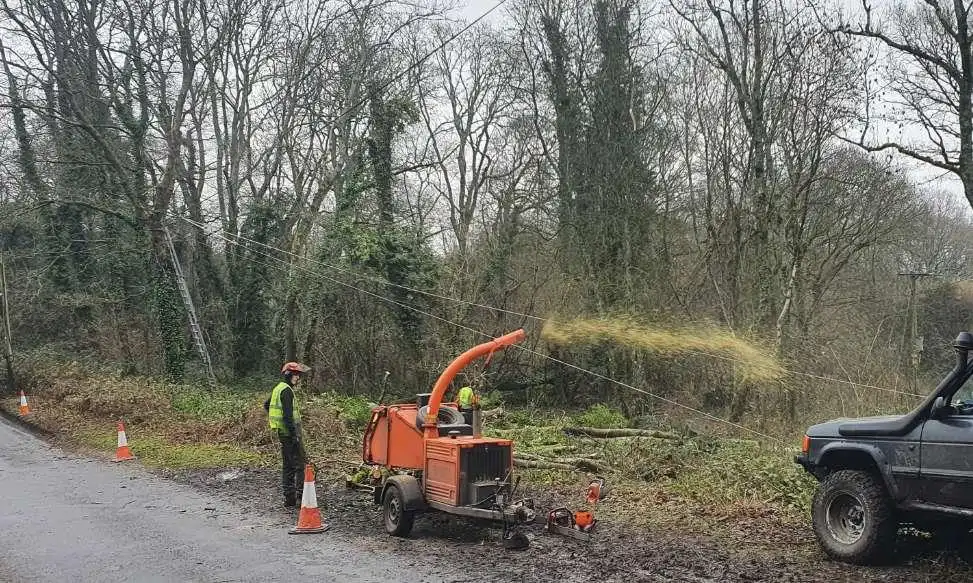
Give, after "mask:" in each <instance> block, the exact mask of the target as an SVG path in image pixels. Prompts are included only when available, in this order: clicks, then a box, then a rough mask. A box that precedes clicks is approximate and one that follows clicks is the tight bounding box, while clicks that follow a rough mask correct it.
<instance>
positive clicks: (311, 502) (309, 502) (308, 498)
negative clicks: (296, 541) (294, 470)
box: [288, 464, 329, 534]
mask: <svg viewBox="0 0 973 583" xmlns="http://www.w3.org/2000/svg"><path fill="white" fill-rule="evenodd" d="M328 528H329V527H328V526H327V525H325V524H324V523H322V522H321V511H320V510H318V494H317V490H316V489H315V488H314V468H313V467H312V466H311V464H306V465H305V466H304V495H303V496H301V513H300V514H298V515H297V528H294V529H291V530H289V531H288V532H289V533H290V534H311V533H315V532H324V531H326V530H328Z"/></svg>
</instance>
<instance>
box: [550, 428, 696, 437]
mask: <svg viewBox="0 0 973 583" xmlns="http://www.w3.org/2000/svg"><path fill="white" fill-rule="evenodd" d="M564 433H566V434H568V435H584V436H585V437H598V438H611V437H654V438H656V439H681V437H680V436H679V435H677V434H675V433H670V432H668V431H657V430H655V429H599V428H597V427H565V428H564Z"/></svg>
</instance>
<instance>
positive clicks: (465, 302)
mask: <svg viewBox="0 0 973 583" xmlns="http://www.w3.org/2000/svg"><path fill="white" fill-rule="evenodd" d="M179 218H180V219H182V220H183V221H186V222H187V223H189V224H190V225H193V226H195V227H196V228H198V229H201V230H203V231H204V232H205V231H206V225H204V224H202V223H199V222H197V221H193V220H191V219H188V218H186V217H179ZM213 234H215V235H216V236H218V237H220V238H221V239H223V240H226V241H229V242H231V243H234V244H237V245H240V243H239V241H245V242H247V243H249V244H252V245H256V246H258V247H261V248H264V249H267V250H268V251H272V252H274V253H280V254H283V255H286V256H289V257H293V258H295V259H297V260H300V261H305V262H307V263H311V264H314V265H319V266H321V267H325V268H327V269H331V270H334V271H337V272H339V273H344V274H347V275H349V276H351V277H354V278H357V279H364V280H368V281H373V282H375V283H378V284H380V285H385V286H390V287H394V288H397V289H402V290H405V291H410V292H413V293H417V294H420V295H424V296H428V297H432V298H436V299H440V300H444V301H448V302H453V303H456V304H462V305H467V306H471V307H475V308H481V309H484V310H490V311H493V312H498V313H503V314H509V315H512V316H518V317H522V318H527V319H530V320H534V321H537V322H548V321H550V319H549V318H543V317H541V316H537V315H534V314H528V313H525V312H518V311H515V310H507V309H504V308H498V307H495V306H490V305H487V304H481V303H477V302H471V301H469V300H464V299H461V298H456V297H451V296H446V295H443V294H439V293H435V292H431V291H428V290H423V289H419V288H414V287H410V286H406V285H400V284H396V283H392V282H390V281H388V280H386V279H384V278H382V277H378V276H374V275H369V274H363V273H359V272H356V271H354V270H352V269H348V268H344V267H340V266H337V265H332V264H330V263H327V262H324V261H319V260H316V259H312V258H310V257H304V256H301V255H299V254H297V253H293V252H291V251H287V250H286V249H280V248H278V247H274V246H273V245H268V244H266V243H263V242H261V241H257V240H255V239H252V238H250V237H247V236H245V235H240V234H236V233H229V232H227V231H224V230H222V229H221V230H220V233H215V232H214V233H213ZM227 236H229V237H233V238H236V239H237V240H238V241H230V240H229V239H227ZM274 259H278V258H277V257H274ZM278 260H279V259H278ZM389 301H394V300H389ZM423 313H425V312H423ZM427 315H428V314H427ZM432 317H434V318H436V316H432ZM684 352H685V353H686V354H692V355H696V356H702V357H707V358H715V359H717V360H722V361H725V362H731V363H735V364H747V365H748V366H754V365H753V364H752V363H744V362H743V361H741V360H739V359H736V358H732V357H729V356H723V355H720V354H713V353H711V352H704V351H698V350H685V351H684ZM782 370H783V371H784V372H785V373H787V374H791V375H795V376H803V377H806V378H813V379H817V380H821V381H828V382H832V383H838V384H845V385H851V386H856V387H861V388H865V389H872V390H876V391H883V392H887V393H894V394H898V395H905V396H909V397H916V398H920V399H921V398H923V397H925V395H920V394H918V393H912V392H908V391H900V390H897V389H891V388H888V387H880V386H876V385H869V384H866V383H860V382H857V381H852V380H849V379H839V378H834V377H826V376H821V375H816V374H812V373H807V372H801V371H796V370H790V369H782Z"/></svg>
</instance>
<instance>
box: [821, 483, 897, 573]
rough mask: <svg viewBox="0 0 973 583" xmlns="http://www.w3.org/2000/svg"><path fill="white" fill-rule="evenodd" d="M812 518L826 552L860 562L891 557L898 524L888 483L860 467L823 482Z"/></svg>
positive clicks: (880, 560) (842, 558)
mask: <svg viewBox="0 0 973 583" xmlns="http://www.w3.org/2000/svg"><path fill="white" fill-rule="evenodd" d="M811 518H812V524H813V526H814V534H815V535H816V536H817V538H818V542H819V543H820V544H821V547H822V548H823V549H824V551H825V553H827V554H828V555H829V556H830V557H832V558H834V559H837V560H839V561H844V562H848V563H854V564H858V565H867V564H876V563H880V562H882V561H883V560H884V559H886V558H888V557H889V556H890V555H891V553H890V551H891V550H892V546H893V545H894V544H895V535H896V532H897V531H898V526H899V525H898V520H897V518H896V516H895V508H894V506H893V504H892V500H891V498H890V497H889V494H888V492H887V491H886V489H885V485H884V484H883V483H882V482H881V480H880V479H879V478H878V477H877V476H875V475H874V474H872V473H869V472H864V471H857V470H840V471H837V472H834V473H833V474H830V475H829V476H827V477H826V478H825V479H824V480H822V481H821V484H820V485H819V486H818V490H817V492H815V494H814V500H813V503H812V509H811Z"/></svg>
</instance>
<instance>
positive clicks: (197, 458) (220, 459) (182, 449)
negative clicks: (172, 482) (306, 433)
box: [73, 428, 269, 470]
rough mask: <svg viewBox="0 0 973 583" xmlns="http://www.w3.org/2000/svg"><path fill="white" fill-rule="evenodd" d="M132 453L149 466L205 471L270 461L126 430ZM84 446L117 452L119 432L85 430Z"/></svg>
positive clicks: (81, 435) (239, 450)
mask: <svg viewBox="0 0 973 583" xmlns="http://www.w3.org/2000/svg"><path fill="white" fill-rule="evenodd" d="M125 433H126V437H128V439H129V447H130V448H131V450H132V453H133V454H135V456H136V457H137V458H138V459H139V461H141V462H142V463H143V464H145V465H146V466H149V467H152V468H166V469H175V470H182V469H201V468H224V467H239V466H263V465H267V463H268V462H269V459H268V457H267V456H266V455H264V454H261V453H259V452H254V451H249V450H246V449H244V448H242V447H239V446H235V445H229V444H211V443H194V444H188V443H172V442H171V441H169V440H168V439H167V438H166V437H165V436H161V435H151V434H148V435H146V434H139V433H137V432H131V431H129V430H128V429H126V432H125ZM73 437H74V439H76V440H77V441H78V443H80V444H81V445H84V446H86V447H90V448H92V449H96V450H98V451H106V452H108V451H114V450H115V447H116V446H117V433H114V432H109V431H104V430H100V429H93V428H92V429H85V430H83V431H81V432H79V433H77V434H75V435H74V436H73Z"/></svg>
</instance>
